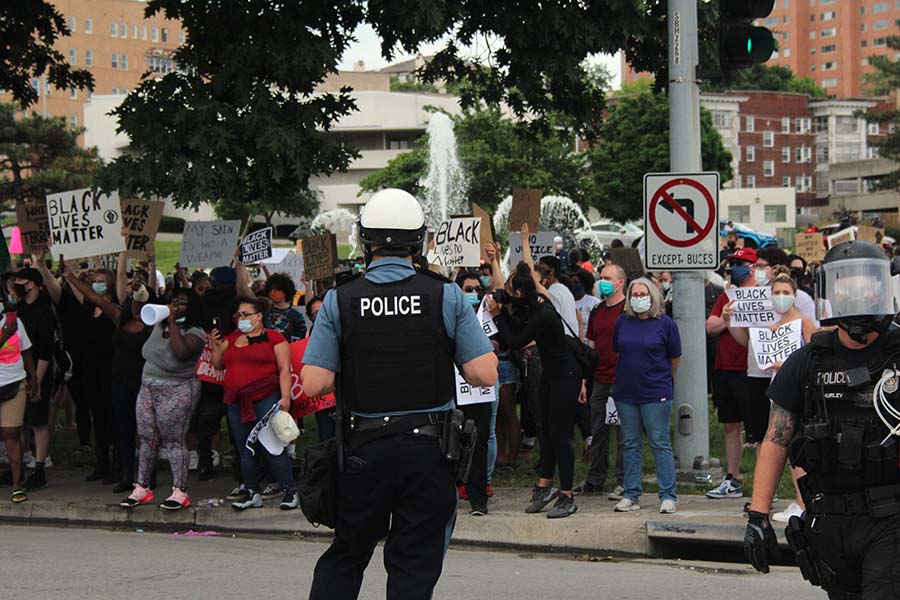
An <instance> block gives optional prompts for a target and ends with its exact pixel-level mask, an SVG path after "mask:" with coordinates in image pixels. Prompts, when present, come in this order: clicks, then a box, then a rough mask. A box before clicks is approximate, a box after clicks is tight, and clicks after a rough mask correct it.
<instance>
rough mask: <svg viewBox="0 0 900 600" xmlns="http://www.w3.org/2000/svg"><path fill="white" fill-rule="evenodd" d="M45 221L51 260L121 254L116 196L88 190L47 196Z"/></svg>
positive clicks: (117, 200)
mask: <svg viewBox="0 0 900 600" xmlns="http://www.w3.org/2000/svg"><path fill="white" fill-rule="evenodd" d="M47 220H48V221H49V224H50V238H51V239H52V241H53V244H52V245H51V246H50V253H51V254H52V255H53V259H54V260H58V259H59V255H60V254H62V255H63V256H64V257H65V258H67V259H68V258H84V257H87V256H99V255H101V254H114V253H118V252H124V251H125V239H124V238H123V237H122V205H121V203H120V202H119V194H118V193H117V192H113V193H112V194H100V193H96V194H95V193H94V192H92V191H91V190H89V189H83V190H71V191H68V192H61V193H59V194H48V195H47Z"/></svg>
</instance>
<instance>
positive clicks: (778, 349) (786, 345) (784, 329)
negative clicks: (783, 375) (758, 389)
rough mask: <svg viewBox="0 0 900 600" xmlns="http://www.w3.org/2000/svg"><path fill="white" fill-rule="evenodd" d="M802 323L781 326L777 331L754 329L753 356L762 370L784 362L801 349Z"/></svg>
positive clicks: (797, 320)
mask: <svg viewBox="0 0 900 600" xmlns="http://www.w3.org/2000/svg"><path fill="white" fill-rule="evenodd" d="M801 324H802V321H801V320H800V319H796V320H794V321H791V322H790V323H785V324H784V325H779V326H778V327H777V328H776V329H775V330H772V329H770V328H769V327H753V328H751V329H750V331H748V332H747V333H749V334H750V344H751V346H752V347H753V355H754V356H755V358H756V364H757V365H759V368H760V369H763V370H765V369H768V368H771V367H773V366H774V365H775V364H776V363H780V362H784V361H785V360H787V357H788V356H790V355H791V354H793V353H794V352H795V351H797V350H799V349H800V344H801V342H802V339H803V338H802V335H801V334H802V328H801Z"/></svg>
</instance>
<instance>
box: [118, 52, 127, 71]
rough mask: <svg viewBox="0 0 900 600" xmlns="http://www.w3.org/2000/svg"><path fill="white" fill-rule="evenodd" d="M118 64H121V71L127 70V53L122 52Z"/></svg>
mask: <svg viewBox="0 0 900 600" xmlns="http://www.w3.org/2000/svg"><path fill="white" fill-rule="evenodd" d="M119 64H120V65H121V66H122V70H123V71H127V70H128V55H127V54H123V55H121V56H120V57H119Z"/></svg>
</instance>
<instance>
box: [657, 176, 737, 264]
mask: <svg viewBox="0 0 900 600" xmlns="http://www.w3.org/2000/svg"><path fill="white" fill-rule="evenodd" d="M718 204H719V174H718V173H715V172H713V173H647V174H646V175H644V244H645V254H644V262H645V263H646V266H647V269H649V270H653V271H694V270H708V269H715V268H716V267H718V266H719V247H718V234H719V231H718V229H719V228H718V225H717V224H718V214H717V213H718Z"/></svg>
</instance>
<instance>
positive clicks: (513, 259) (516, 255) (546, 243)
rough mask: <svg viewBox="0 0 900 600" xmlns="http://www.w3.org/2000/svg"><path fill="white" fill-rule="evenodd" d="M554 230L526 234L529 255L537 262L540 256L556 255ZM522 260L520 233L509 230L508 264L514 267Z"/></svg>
mask: <svg viewBox="0 0 900 600" xmlns="http://www.w3.org/2000/svg"><path fill="white" fill-rule="evenodd" d="M555 237H556V232H554V231H538V232H537V233H529V234H528V246H529V247H530V248H531V257H532V258H533V259H534V262H537V261H538V260H539V259H540V258H541V257H542V256H556V250H555V249H554V247H553V238H555ZM521 260H522V234H521V233H519V232H518V231H510V232H509V264H510V266H511V267H513V268H515V266H516V265H517V264H519V261H521Z"/></svg>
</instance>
